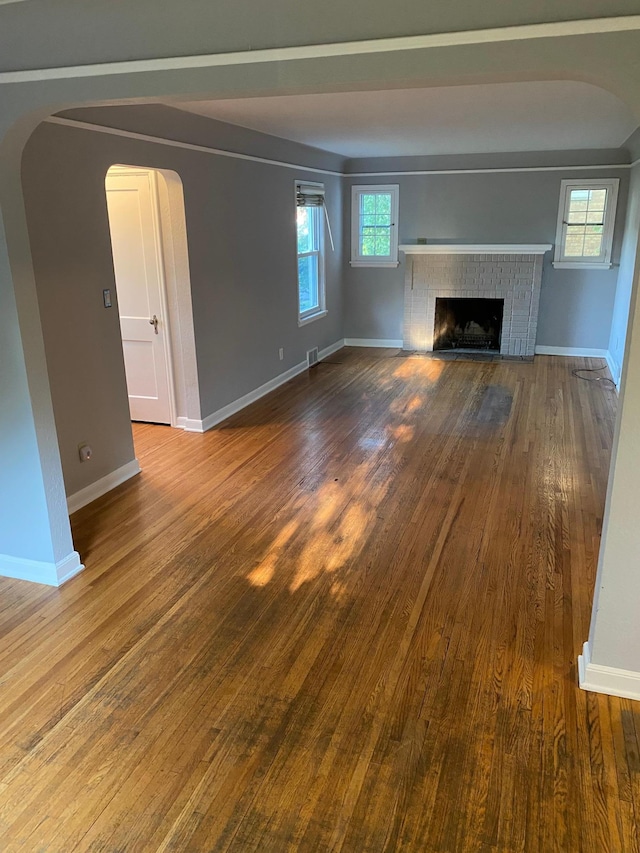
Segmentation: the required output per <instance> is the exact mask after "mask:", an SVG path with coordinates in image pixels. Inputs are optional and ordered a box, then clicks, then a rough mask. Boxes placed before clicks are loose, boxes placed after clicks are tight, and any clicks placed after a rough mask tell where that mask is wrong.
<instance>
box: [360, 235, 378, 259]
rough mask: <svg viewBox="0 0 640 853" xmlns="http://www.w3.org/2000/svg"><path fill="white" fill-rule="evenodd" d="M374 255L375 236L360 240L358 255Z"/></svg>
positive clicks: (363, 236) (364, 237)
mask: <svg viewBox="0 0 640 853" xmlns="http://www.w3.org/2000/svg"><path fill="white" fill-rule="evenodd" d="M375 253H376V238H375V236H365V235H364V234H363V235H362V237H361V238H360V254H361V255H375Z"/></svg>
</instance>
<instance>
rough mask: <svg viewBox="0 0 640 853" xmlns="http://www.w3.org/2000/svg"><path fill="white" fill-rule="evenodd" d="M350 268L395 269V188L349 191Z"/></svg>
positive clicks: (376, 187)
mask: <svg viewBox="0 0 640 853" xmlns="http://www.w3.org/2000/svg"><path fill="white" fill-rule="evenodd" d="M351 266H354V267H397V266H398V185H397V184H387V185H377V186H376V185H374V186H367V187H365V186H356V187H352V188H351Z"/></svg>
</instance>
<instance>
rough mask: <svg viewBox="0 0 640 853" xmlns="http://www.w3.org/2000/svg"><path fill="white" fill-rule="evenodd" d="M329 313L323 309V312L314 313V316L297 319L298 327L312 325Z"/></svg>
mask: <svg viewBox="0 0 640 853" xmlns="http://www.w3.org/2000/svg"><path fill="white" fill-rule="evenodd" d="M328 313H329V312H328V311H327V310H326V309H325V310H324V311H316V313H315V314H309V315H308V316H307V317H300V318H298V326H306V325H307V323H313V321H314V320H320V319H322V317H326V316H327V314H328Z"/></svg>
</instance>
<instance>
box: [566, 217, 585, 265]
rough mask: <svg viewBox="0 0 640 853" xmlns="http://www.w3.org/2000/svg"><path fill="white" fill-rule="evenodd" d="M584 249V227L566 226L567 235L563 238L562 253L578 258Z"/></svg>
mask: <svg viewBox="0 0 640 853" xmlns="http://www.w3.org/2000/svg"><path fill="white" fill-rule="evenodd" d="M583 249H584V227H582V226H578V227H575V226H571V225H569V226H567V237H566V240H565V247H564V253H565V255H566V256H567V257H570V258H579V257H582V255H583Z"/></svg>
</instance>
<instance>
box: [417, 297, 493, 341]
mask: <svg viewBox="0 0 640 853" xmlns="http://www.w3.org/2000/svg"><path fill="white" fill-rule="evenodd" d="M503 310H504V299H451V298H446V299H445V298H436V319H435V325H434V335H433V348H434V350H451V349H464V350H482V351H483V352H486V351H489V352H500V337H501V333H502V314H503Z"/></svg>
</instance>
